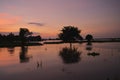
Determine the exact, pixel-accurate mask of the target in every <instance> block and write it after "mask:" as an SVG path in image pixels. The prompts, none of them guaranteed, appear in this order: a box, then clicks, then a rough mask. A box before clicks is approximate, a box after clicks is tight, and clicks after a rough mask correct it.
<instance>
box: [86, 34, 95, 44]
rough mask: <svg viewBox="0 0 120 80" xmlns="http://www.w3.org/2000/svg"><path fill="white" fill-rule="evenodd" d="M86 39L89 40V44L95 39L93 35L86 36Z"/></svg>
mask: <svg viewBox="0 0 120 80" xmlns="http://www.w3.org/2000/svg"><path fill="white" fill-rule="evenodd" d="M85 39H86V40H87V42H88V44H90V43H91V40H92V39H93V36H92V35H91V34H88V35H86V37H85Z"/></svg>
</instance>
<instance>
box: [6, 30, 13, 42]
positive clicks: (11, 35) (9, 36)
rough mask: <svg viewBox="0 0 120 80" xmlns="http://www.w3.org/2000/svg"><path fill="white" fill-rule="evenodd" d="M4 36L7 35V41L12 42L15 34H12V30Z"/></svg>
mask: <svg viewBox="0 0 120 80" xmlns="http://www.w3.org/2000/svg"><path fill="white" fill-rule="evenodd" d="M6 37H7V41H9V42H11V43H13V42H14V39H15V36H14V34H13V33H12V32H11V33H9V34H8V35H7V36H6Z"/></svg>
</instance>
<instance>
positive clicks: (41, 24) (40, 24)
mask: <svg viewBox="0 0 120 80" xmlns="http://www.w3.org/2000/svg"><path fill="white" fill-rule="evenodd" d="M28 24H30V25H36V26H44V24H43V23H38V22H29V23H28Z"/></svg>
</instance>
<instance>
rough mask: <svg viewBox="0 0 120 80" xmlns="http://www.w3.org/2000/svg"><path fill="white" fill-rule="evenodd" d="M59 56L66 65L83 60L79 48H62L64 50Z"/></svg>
mask: <svg viewBox="0 0 120 80" xmlns="http://www.w3.org/2000/svg"><path fill="white" fill-rule="evenodd" d="M59 55H60V56H61V58H62V60H63V62H64V63H66V64H69V63H77V62H79V61H80V60H81V58H80V55H81V52H79V51H78V50H77V48H68V47H65V48H62V50H61V51H60V52H59Z"/></svg>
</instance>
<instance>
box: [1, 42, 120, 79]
mask: <svg viewBox="0 0 120 80" xmlns="http://www.w3.org/2000/svg"><path fill="white" fill-rule="evenodd" d="M65 47H67V48H69V44H46V45H43V46H29V47H25V46H21V47H15V48H0V80H8V79H9V80H40V79H41V80H53V79H54V80H68V79H69V80H120V77H119V76H120V43H93V44H92V45H91V46H87V45H86V43H83V44H77V43H75V44H73V47H76V48H77V51H78V52H80V53H81V54H80V55H79V57H78V58H80V60H79V59H78V60H76V61H77V62H74V61H73V60H72V61H73V62H71V63H69V64H67V63H64V61H63V58H62V57H61V56H60V52H61V50H63V48H65ZM88 53H99V55H97V56H89V55H87V54H88ZM70 56H71V55H70ZM73 59H74V58H73Z"/></svg>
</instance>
